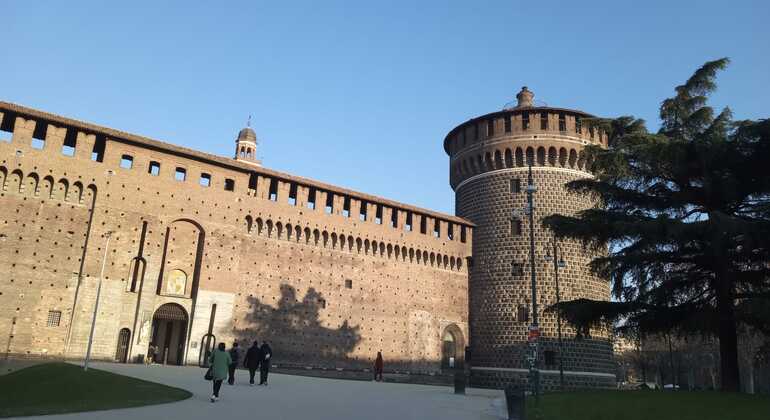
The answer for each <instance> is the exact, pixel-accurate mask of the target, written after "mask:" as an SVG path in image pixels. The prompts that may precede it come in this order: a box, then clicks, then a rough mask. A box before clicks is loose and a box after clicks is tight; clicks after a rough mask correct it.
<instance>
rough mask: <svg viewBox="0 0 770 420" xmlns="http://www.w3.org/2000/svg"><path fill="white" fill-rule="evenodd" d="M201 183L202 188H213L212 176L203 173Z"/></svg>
mask: <svg viewBox="0 0 770 420" xmlns="http://www.w3.org/2000/svg"><path fill="white" fill-rule="evenodd" d="M199 182H200V184H201V187H210V186H211V175H210V174H207V173H202V174H201V179H200V181H199Z"/></svg>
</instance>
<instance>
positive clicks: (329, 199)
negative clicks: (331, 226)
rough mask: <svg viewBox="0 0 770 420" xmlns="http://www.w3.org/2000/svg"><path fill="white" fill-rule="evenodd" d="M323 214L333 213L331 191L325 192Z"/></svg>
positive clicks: (332, 194) (332, 195)
mask: <svg viewBox="0 0 770 420" xmlns="http://www.w3.org/2000/svg"><path fill="white" fill-rule="evenodd" d="M324 212H326V214H332V213H334V193H333V192H331V191H327V192H326V205H325V206H324Z"/></svg>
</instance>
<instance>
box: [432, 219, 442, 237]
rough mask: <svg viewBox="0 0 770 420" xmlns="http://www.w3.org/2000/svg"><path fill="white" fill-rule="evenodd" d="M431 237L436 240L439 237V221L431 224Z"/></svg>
mask: <svg viewBox="0 0 770 420" xmlns="http://www.w3.org/2000/svg"><path fill="white" fill-rule="evenodd" d="M433 236H434V237H436V238H438V237H440V236H441V221H439V220H438V219H436V223H434V224H433Z"/></svg>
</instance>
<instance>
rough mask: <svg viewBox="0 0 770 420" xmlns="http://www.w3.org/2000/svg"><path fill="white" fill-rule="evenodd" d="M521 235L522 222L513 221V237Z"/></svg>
mask: <svg viewBox="0 0 770 420" xmlns="http://www.w3.org/2000/svg"><path fill="white" fill-rule="evenodd" d="M519 235H521V220H517V219H514V220H511V236H519Z"/></svg>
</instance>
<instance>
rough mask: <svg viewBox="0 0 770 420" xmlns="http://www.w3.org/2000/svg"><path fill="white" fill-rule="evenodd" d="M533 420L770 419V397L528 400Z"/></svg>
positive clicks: (644, 395)
mask: <svg viewBox="0 0 770 420" xmlns="http://www.w3.org/2000/svg"><path fill="white" fill-rule="evenodd" d="M527 418H528V419H530V420H563V419H569V420H618V419H623V420H648V419H653V420H768V419H770V397H768V396H757V395H747V394H727V393H724V394H723V393H719V392H686V391H680V392H661V391H584V392H570V393H555V394H546V395H544V396H542V397H541V399H540V403H539V404H537V405H536V404H535V402H534V400H533V399H532V398H528V399H527Z"/></svg>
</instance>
